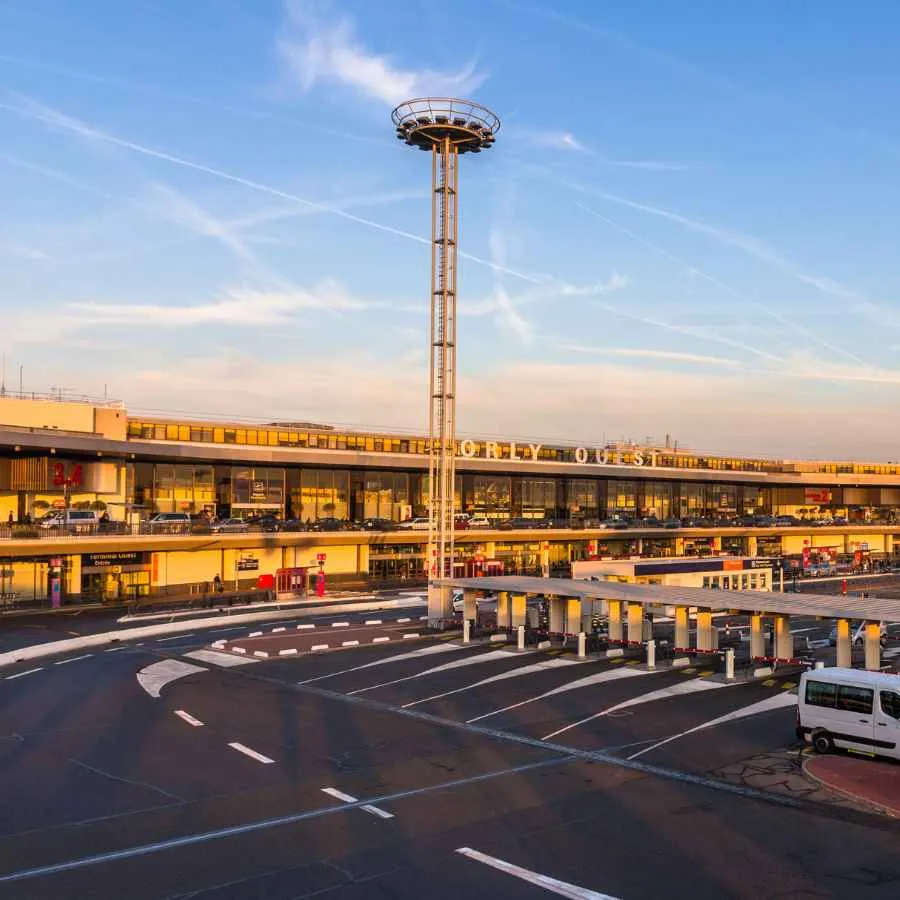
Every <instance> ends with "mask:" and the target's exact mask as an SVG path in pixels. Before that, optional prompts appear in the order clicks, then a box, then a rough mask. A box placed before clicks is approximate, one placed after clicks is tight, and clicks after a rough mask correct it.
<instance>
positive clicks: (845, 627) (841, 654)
mask: <svg viewBox="0 0 900 900" xmlns="http://www.w3.org/2000/svg"><path fill="white" fill-rule="evenodd" d="M836 628H837V632H836V634H837V639H836V640H835V661H834V664H835V665H836V666H838V667H839V668H842V669H849V668H850V667H851V666H852V665H853V648H852V645H851V644H850V621H849V620H848V619H838V620H837V623H836Z"/></svg>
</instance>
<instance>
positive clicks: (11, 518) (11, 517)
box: [6, 510, 15, 528]
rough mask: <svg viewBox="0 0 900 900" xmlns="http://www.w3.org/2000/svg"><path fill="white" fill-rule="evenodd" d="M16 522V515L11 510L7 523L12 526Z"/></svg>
mask: <svg viewBox="0 0 900 900" xmlns="http://www.w3.org/2000/svg"><path fill="white" fill-rule="evenodd" d="M14 522H15V517H14V516H13V514H12V510H10V511H9V519H8V520H7V523H6V524H7V525H9V527H10V528H12V527H13V523H14Z"/></svg>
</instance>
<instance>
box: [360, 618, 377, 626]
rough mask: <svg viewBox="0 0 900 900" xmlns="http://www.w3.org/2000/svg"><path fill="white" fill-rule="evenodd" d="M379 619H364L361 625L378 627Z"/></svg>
mask: <svg viewBox="0 0 900 900" xmlns="http://www.w3.org/2000/svg"><path fill="white" fill-rule="evenodd" d="M380 624H381V619H366V621H365V622H363V625H380Z"/></svg>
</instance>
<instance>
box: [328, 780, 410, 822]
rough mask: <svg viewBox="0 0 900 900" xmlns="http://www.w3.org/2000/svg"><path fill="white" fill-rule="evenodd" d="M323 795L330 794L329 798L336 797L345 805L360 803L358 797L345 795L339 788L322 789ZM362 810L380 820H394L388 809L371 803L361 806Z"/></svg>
mask: <svg viewBox="0 0 900 900" xmlns="http://www.w3.org/2000/svg"><path fill="white" fill-rule="evenodd" d="M322 793H323V794H328V796H329V797H334V798H335V800H341V801H343V802H344V803H359V798H358V797H354V796H353V795H352V794H345V793H344V792H343V791H339V790H338V789H337V788H333V787H327V788H322ZM360 809H364V810H365V811H366V812H367V813H370V814H371V815H373V816H378V818H379V819H393V818H394V814H393V813H389V812H388V811H387V810H386V809H381V808H380V807H378V806H373V805H372V804H371V803H366V804H365V805H363V806H361V807H360Z"/></svg>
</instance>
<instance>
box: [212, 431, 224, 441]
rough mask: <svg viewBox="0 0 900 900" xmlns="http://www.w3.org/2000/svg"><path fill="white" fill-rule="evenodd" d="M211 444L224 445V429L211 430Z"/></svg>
mask: <svg viewBox="0 0 900 900" xmlns="http://www.w3.org/2000/svg"><path fill="white" fill-rule="evenodd" d="M213 442H214V443H216V444H224V443H225V429H224V428H213Z"/></svg>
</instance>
